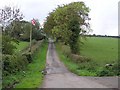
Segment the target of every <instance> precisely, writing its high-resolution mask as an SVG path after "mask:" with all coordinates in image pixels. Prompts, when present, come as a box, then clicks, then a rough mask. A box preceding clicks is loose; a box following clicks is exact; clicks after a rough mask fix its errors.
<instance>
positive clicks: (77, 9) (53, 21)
mask: <svg viewBox="0 0 120 90" xmlns="http://www.w3.org/2000/svg"><path fill="white" fill-rule="evenodd" d="M89 11H90V9H89V8H88V7H86V5H85V4H84V2H73V3H70V4H66V5H62V6H58V8H56V10H54V11H53V12H51V13H50V14H49V16H48V17H47V20H46V22H45V25H44V29H45V30H46V33H49V34H51V35H52V36H53V37H55V38H56V39H60V40H61V41H62V42H64V43H66V44H69V46H70V48H71V51H72V53H75V54H77V53H79V37H82V36H84V35H85V34H86V33H88V32H89V30H90V25H89V22H88V21H89V20H90V18H89V15H88V13H89Z"/></svg>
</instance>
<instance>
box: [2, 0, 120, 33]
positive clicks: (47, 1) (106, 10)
mask: <svg viewBox="0 0 120 90" xmlns="http://www.w3.org/2000/svg"><path fill="white" fill-rule="evenodd" d="M75 1H84V2H85V4H86V5H87V6H88V7H89V8H90V9H91V11H90V13H89V15H90V18H91V21H90V24H91V29H92V30H93V32H91V33H92V34H94V33H95V34H101V35H118V2H119V0H0V8H3V7H4V6H14V7H18V8H20V9H21V12H22V13H23V14H24V16H25V17H24V19H25V20H31V19H32V18H37V19H39V20H40V23H41V24H42V22H43V21H44V19H45V17H46V16H47V15H48V13H49V12H51V11H52V10H54V9H55V8H56V7H57V5H62V4H68V3H70V2H75Z"/></svg>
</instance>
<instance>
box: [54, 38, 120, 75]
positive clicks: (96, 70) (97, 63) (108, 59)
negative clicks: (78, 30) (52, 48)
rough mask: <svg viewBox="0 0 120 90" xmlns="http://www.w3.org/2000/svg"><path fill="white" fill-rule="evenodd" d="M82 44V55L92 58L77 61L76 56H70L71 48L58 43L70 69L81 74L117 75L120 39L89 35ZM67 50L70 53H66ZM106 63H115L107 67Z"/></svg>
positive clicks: (61, 55)
mask: <svg viewBox="0 0 120 90" xmlns="http://www.w3.org/2000/svg"><path fill="white" fill-rule="evenodd" d="M83 42H84V44H83V45H82V46H81V45H80V48H81V50H80V52H81V53H80V56H84V57H87V58H89V59H90V61H88V62H86V60H85V61H83V62H81V63H75V62H74V60H75V59H74V58H70V57H68V56H67V55H69V56H70V48H69V46H67V45H63V44H61V43H57V44H56V49H57V52H58V54H59V57H60V59H61V60H62V61H63V62H64V64H65V65H66V66H67V67H68V69H69V70H70V71H72V72H73V73H75V74H77V75H80V76H116V75H117V70H118V68H117V65H116V64H117V63H118V39H117V38H105V37H87V39H86V40H83ZM66 52H67V53H68V54H66ZM106 64H114V66H113V67H112V68H111V67H110V68H108V69H107V68H106V67H105V65H106Z"/></svg>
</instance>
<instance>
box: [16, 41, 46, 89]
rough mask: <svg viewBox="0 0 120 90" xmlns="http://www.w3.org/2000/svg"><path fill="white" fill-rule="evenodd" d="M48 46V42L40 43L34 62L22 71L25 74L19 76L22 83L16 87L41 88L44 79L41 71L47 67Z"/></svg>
mask: <svg viewBox="0 0 120 90" xmlns="http://www.w3.org/2000/svg"><path fill="white" fill-rule="evenodd" d="M47 46H48V44H47V43H46V42H43V43H42V44H41V45H40V47H39V48H38V49H37V51H36V52H35V54H34V56H33V62H32V63H31V64H29V65H28V66H27V69H26V70H25V71H23V72H22V74H23V76H22V78H19V80H20V83H18V84H17V85H15V88H40V86H41V85H42V81H43V79H44V75H43V74H42V73H41V72H42V70H43V69H45V63H46V54H47ZM17 75H18V74H17Z"/></svg>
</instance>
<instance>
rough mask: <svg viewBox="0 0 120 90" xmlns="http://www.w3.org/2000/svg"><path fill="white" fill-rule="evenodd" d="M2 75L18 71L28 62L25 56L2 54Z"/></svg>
mask: <svg viewBox="0 0 120 90" xmlns="http://www.w3.org/2000/svg"><path fill="white" fill-rule="evenodd" d="M2 57H3V58H2V60H3V76H7V75H8V74H11V73H15V72H18V71H20V70H22V69H24V68H25V67H26V65H27V64H28V61H27V58H26V57H25V56H22V55H21V54H16V55H3V56H2Z"/></svg>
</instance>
